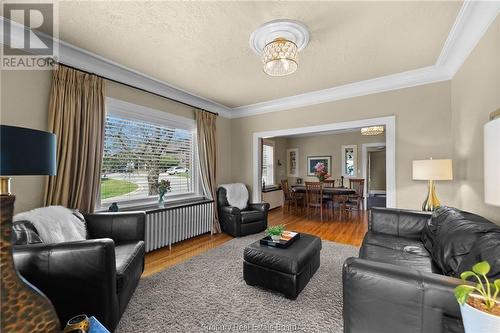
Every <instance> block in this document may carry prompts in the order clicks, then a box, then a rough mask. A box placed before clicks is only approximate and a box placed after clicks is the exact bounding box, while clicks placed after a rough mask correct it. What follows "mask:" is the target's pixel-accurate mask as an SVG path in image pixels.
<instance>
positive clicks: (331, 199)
mask: <svg viewBox="0 0 500 333" xmlns="http://www.w3.org/2000/svg"><path fill="white" fill-rule="evenodd" d="M323 187H324V188H334V187H335V179H326V180H325V181H324V182H323ZM323 202H324V203H325V206H326V207H327V208H328V207H330V214H331V216H332V218H333V214H334V206H335V195H332V194H325V193H323Z"/></svg>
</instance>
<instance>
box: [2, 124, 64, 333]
mask: <svg viewBox="0 0 500 333" xmlns="http://www.w3.org/2000/svg"><path fill="white" fill-rule="evenodd" d="M0 160H1V162H0V176H1V177H0V219H1V220H0V231H1V233H0V266H1V267H2V275H1V278H0V282H1V290H2V293H1V294H2V295H1V302H2V308H1V313H0V315H1V318H2V321H1V326H0V331H1V332H4V333H7V332H8V333H14V332H34V331H38V332H59V330H60V325H59V319H58V317H57V314H56V312H55V310H54V307H53V306H52V303H50V300H49V299H48V298H47V297H46V296H45V295H44V294H43V293H42V292H41V291H40V290H38V289H37V288H36V287H35V286H33V285H31V284H30V283H29V282H28V281H26V280H25V279H24V278H23V277H22V276H21V275H19V274H18V272H17V270H16V268H15V266H14V260H13V259H12V239H11V235H12V215H13V212H14V201H15V196H14V195H12V193H11V190H10V178H9V177H5V176H7V175H8V176H21V175H55V173H56V136H55V135H54V134H52V133H47V132H43V131H38V130H33V129H28V128H22V127H14V126H6V125H0Z"/></svg>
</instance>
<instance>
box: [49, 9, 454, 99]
mask: <svg viewBox="0 0 500 333" xmlns="http://www.w3.org/2000/svg"><path fill="white" fill-rule="evenodd" d="M461 4H462V3H461V2H450V1H448V2H435V1H434V2H312V1H309V2H222V1H220V2H144V1H143V2H128V1H127V2H115V1H113V2H111V1H100V2H74V1H72V2H60V3H59V16H60V20H59V37H60V39H62V40H64V41H66V42H69V43H71V44H73V45H76V46H78V47H81V48H84V49H86V50H89V51H91V52H93V53H96V54H98V55H101V56H103V57H106V58H108V59H110V60H113V61H115V62H118V63H120V64H122V65H125V66H127V67H129V68H132V69H134V70H138V71H140V72H143V73H145V74H147V75H150V76H152V77H155V78H157V79H160V80H162V81H164V82H167V83H169V84H172V85H174V86H177V87H179V88H182V89H185V90H187V91H189V92H192V93H194V94H197V95H200V96H203V97H206V98H209V99H212V100H214V101H216V102H219V103H221V104H224V105H226V106H229V107H236V106H241V105H247V104H253V103H257V102H262V101H267V100H271V99H275V98H280V97H286V96H291V95H296V94H300V93H305V92H309V91H313V90H319V89H325V88H330V87H333V86H338V85H342V84H346V83H352V82H356V81H360V80H366V79H370V78H375V77H379V76H384V75H388V74H394V73H398V72H402V71H407V70H412V69H416V68H420V67H425V66H430V65H433V64H434V63H435V62H436V60H437V58H438V56H439V53H440V51H441V49H442V47H443V44H444V42H445V40H446V37H447V35H448V33H449V32H450V29H451V27H452V25H453V22H454V20H455V18H456V16H457V13H458V11H459V9H460V6H461ZM278 18H288V19H295V20H299V21H302V22H303V23H305V24H306V25H307V26H308V27H309V30H310V32H311V40H310V42H309V45H308V46H307V48H306V49H305V50H304V51H302V52H301V54H300V63H299V69H298V71H297V72H296V73H295V74H293V75H291V76H287V77H281V78H273V77H269V76H267V75H266V74H264V73H263V72H262V68H261V63H260V59H259V58H258V57H257V56H256V55H255V54H254V53H253V52H252V51H251V49H250V47H249V42H248V40H249V36H250V34H251V33H252V32H253V31H254V30H255V29H256V28H257V27H258V26H260V25H261V24H262V23H264V22H267V21H270V20H274V19H278Z"/></svg>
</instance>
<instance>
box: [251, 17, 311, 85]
mask: <svg viewBox="0 0 500 333" xmlns="http://www.w3.org/2000/svg"><path fill="white" fill-rule="evenodd" d="M308 42H309V30H308V29H307V27H306V26H305V25H304V24H303V23H301V22H298V21H294V20H274V21H271V22H267V23H265V24H263V25H261V26H260V27H259V28H257V30H255V31H254V32H253V33H252V35H251V36H250V47H251V48H252V50H253V51H254V52H255V53H256V54H258V55H259V56H261V57H262V63H263V70H264V72H265V73H266V74H268V75H270V76H285V75H289V74H292V73H294V72H295V71H296V70H297V67H298V64H299V51H301V50H303V49H304V48H305V47H306V45H307V43H308Z"/></svg>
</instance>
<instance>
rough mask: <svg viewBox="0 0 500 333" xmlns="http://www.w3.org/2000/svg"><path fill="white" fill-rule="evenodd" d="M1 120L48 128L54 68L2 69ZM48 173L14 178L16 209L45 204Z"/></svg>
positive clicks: (31, 126) (23, 209) (3, 122)
mask: <svg viewBox="0 0 500 333" xmlns="http://www.w3.org/2000/svg"><path fill="white" fill-rule="evenodd" d="M0 72H1V100H2V102H1V109H0V123H1V124H3V125H12V126H20V127H29V128H34V129H38V130H47V110H48V106H49V96H50V89H51V84H52V72H50V71H5V70H4V71H0ZM44 187H45V177H44V176H17V177H12V192H13V193H14V194H15V195H16V203H15V212H16V213H17V212H21V211H25V210H28V209H32V208H35V207H40V206H41V205H42V204H43V195H44Z"/></svg>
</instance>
